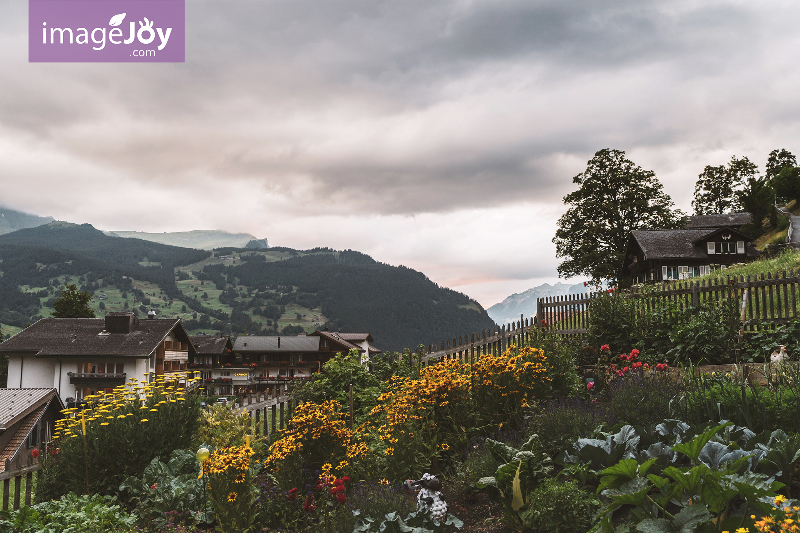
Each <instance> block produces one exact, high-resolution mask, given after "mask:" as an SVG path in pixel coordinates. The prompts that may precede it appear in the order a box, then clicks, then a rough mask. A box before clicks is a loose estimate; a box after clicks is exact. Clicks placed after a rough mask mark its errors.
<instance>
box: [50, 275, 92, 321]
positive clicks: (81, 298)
mask: <svg viewBox="0 0 800 533" xmlns="http://www.w3.org/2000/svg"><path fill="white" fill-rule="evenodd" d="M92 298H94V296H92V294H91V293H89V292H87V291H79V290H78V288H77V287H76V286H75V285H73V284H69V285H68V284H66V283H65V284H64V288H63V289H61V296H59V297H58V298H56V300H55V302H53V316H54V317H56V318H94V311H92V308H91V307H89V302H91V301H92Z"/></svg>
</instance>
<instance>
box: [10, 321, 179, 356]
mask: <svg viewBox="0 0 800 533" xmlns="http://www.w3.org/2000/svg"><path fill="white" fill-rule="evenodd" d="M105 325H106V322H105V319H103V318H43V319H42V320H40V321H38V322H36V323H35V324H33V325H31V326H28V327H27V328H25V329H23V330H22V331H20V332H19V333H17V334H16V335H14V336H13V337H11V338H10V339H8V340H7V341H5V342H4V343H2V344H0V353H8V352H34V353H36V356H37V357H58V356H62V357H73V356H74V357H82V356H95V357H96V356H104V357H149V356H150V354H152V353H153V351H155V349H156V348H157V347H158V345H159V344H161V341H163V340H164V339H165V338H166V337H167V335H169V333H170V332H172V330H173V329H175V328H178V332H176V333H178V336H179V337H182V340H184V339H185V340H187V341H188V340H189V337H188V335H186V332H185V330H184V329H183V326H182V325H181V321H180V320H179V319H173V318H170V319H150V320H141V321H139V323H138V325H137V326H136V327H135V329H134V330H133V331H131V332H130V333H108V332H106V331H105ZM189 351H190V353H192V352H193V351H194V348H192V347H190V348H189Z"/></svg>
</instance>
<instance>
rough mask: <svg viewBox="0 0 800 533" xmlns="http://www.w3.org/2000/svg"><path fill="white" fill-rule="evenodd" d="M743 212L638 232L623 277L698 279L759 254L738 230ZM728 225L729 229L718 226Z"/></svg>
mask: <svg viewBox="0 0 800 533" xmlns="http://www.w3.org/2000/svg"><path fill="white" fill-rule="evenodd" d="M741 215H742V213H732V214H731V215H704V216H697V217H687V219H688V220H687V221H686V224H685V227H684V228H682V229H670V230H667V229H658V230H635V231H632V232H631V233H630V235H629V237H628V244H627V246H626V248H625V264H624V265H623V268H622V272H621V277H629V278H632V281H633V283H642V282H645V281H669V280H679V279H687V278H694V277H697V276H702V275H705V274H709V273H711V272H712V271H714V270H724V269H726V268H727V267H728V266H730V265H732V264H735V263H745V262H748V261H752V260H753V259H755V258H756V257H758V255H759V251H758V250H756V249H755V248H754V247H753V245H752V243H751V239H750V237H748V236H747V235H745V234H744V233H742V232H741V231H740V230H739V229H738V228H739V227H740V226H741V225H742V224H741V222H742V221H744V223H747V222H748V221H749V215H747V213H744V215H747V217H748V218H745V217H744V216H741ZM717 223H728V224H730V225H729V226H727V225H723V226H714V225H713V224H717Z"/></svg>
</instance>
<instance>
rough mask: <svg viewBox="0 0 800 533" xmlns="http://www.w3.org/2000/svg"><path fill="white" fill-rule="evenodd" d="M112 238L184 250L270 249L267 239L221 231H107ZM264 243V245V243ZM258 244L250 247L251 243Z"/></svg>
mask: <svg viewBox="0 0 800 533" xmlns="http://www.w3.org/2000/svg"><path fill="white" fill-rule="evenodd" d="M105 234H106V235H110V236H112V237H124V238H133V239H142V240H145V241H151V242H157V243H160V244H169V245H171V246H182V247H184V248H197V249H199V250H213V249H214V248H228V247H230V248H245V247H248V248H254V247H258V248H269V246H266V242H267V240H266V239H257V238H256V237H255V236H253V235H250V234H249V233H228V232H227V231H221V230H192V231H173V232H168V231H165V232H164V233H148V232H145V231H106V232H105ZM262 241H263V243H262ZM251 242H252V243H257V244H253V245H251V246H248V244H249V243H251Z"/></svg>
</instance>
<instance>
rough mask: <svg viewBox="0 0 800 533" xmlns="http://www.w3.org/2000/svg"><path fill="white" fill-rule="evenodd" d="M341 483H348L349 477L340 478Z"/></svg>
mask: <svg viewBox="0 0 800 533" xmlns="http://www.w3.org/2000/svg"><path fill="white" fill-rule="evenodd" d="M342 481H344V482H346V483H350V478H349V477H347V476H344V477H343V478H342Z"/></svg>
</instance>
